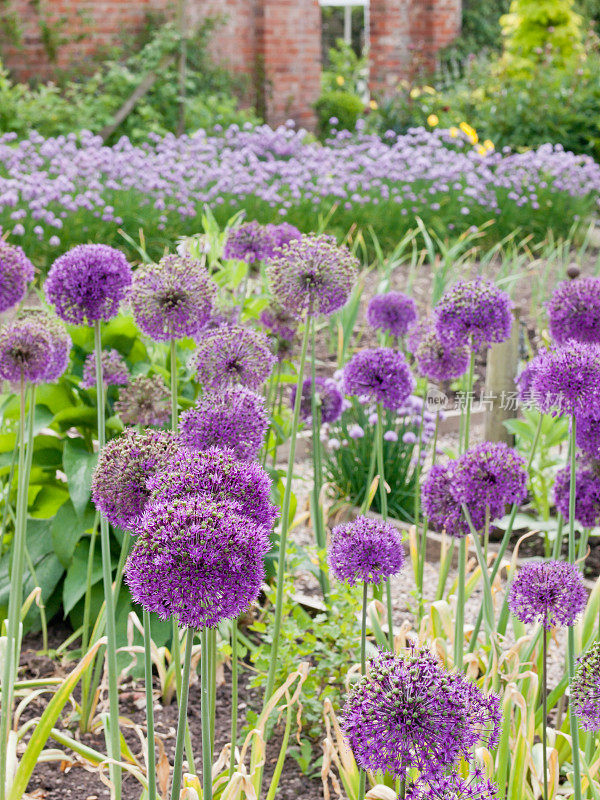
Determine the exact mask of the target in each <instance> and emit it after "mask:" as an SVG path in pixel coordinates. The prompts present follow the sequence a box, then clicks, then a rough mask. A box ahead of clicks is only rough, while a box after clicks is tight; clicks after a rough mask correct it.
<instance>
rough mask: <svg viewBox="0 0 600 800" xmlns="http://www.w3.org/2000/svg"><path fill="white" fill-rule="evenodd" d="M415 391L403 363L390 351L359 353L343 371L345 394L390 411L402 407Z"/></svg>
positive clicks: (404, 362)
mask: <svg viewBox="0 0 600 800" xmlns="http://www.w3.org/2000/svg"><path fill="white" fill-rule="evenodd" d="M414 387H415V379H414V378H413V376H412V375H411V373H410V369H409V367H408V364H407V363H406V359H405V358H404V356H403V355H402V353H401V352H399V351H398V350H392V349H391V348H390V347H376V348H373V349H370V350H360V351H359V352H358V353H355V354H354V356H352V358H351V359H350V361H349V362H348V363H347V364H346V366H345V367H344V390H345V392H346V394H350V395H354V396H355V397H358V398H361V397H364V398H367V399H368V400H370V401H371V402H374V403H382V404H383V405H384V406H385V408H389V409H391V410H396V409H397V408H398V407H399V406H400V405H402V403H403V402H404V401H405V400H406V398H407V397H408V396H409V395H410V393H411V392H412V390H413V389H414Z"/></svg>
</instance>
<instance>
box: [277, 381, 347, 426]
mask: <svg viewBox="0 0 600 800" xmlns="http://www.w3.org/2000/svg"><path fill="white" fill-rule="evenodd" d="M311 387H312V378H306V380H305V381H304V382H303V383H302V398H301V400H300V418H301V419H303V420H304V421H305V422H310V421H311V420H312V402H311ZM296 392H297V387H296V386H293V387H292V393H291V397H290V405H291V407H292V408H293V407H294V405H295V403H296ZM315 392H316V395H317V403H318V404H319V406H320V409H321V422H335V421H336V419H339V418H340V416H341V414H342V402H343V400H344V398H343V397H342V393H341V392H340V390H339V389H338V387H337V384H336V383H335V381H334V380H332V379H331V378H319V377H317V378H315Z"/></svg>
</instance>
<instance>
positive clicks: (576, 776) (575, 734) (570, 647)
mask: <svg viewBox="0 0 600 800" xmlns="http://www.w3.org/2000/svg"><path fill="white" fill-rule="evenodd" d="M576 425H577V423H576V421H575V416H574V415H573V416H572V417H571V433H570V437H569V438H570V441H569V456H570V466H571V475H570V478H571V480H570V486H569V563H571V564H574V563H575V478H576V467H577V464H576V458H575V456H576V445H575V436H576ZM567 654H568V665H569V681H570V682H571V681H572V680H573V678H574V676H575V629H574V627H573V625H570V626H569V629H568V632H567ZM569 725H570V729H571V740H572V750H573V753H572V755H573V790H574V791H573V798H574V800H581V764H580V757H579V725H578V723H577V716H576V714H575V710H574V708H573V704H572V703H569Z"/></svg>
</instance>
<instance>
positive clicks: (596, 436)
mask: <svg viewBox="0 0 600 800" xmlns="http://www.w3.org/2000/svg"><path fill="white" fill-rule="evenodd" d="M575 442H576V444H577V447H580V448H581V449H582V450H583V452H584V453H585V455H586V456H589V457H590V458H595V459H600V419H599V418H596V417H581V416H577V417H576V426H575Z"/></svg>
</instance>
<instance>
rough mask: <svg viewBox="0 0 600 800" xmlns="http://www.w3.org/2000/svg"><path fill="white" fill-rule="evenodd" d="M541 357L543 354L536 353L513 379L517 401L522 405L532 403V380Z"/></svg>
mask: <svg viewBox="0 0 600 800" xmlns="http://www.w3.org/2000/svg"><path fill="white" fill-rule="evenodd" d="M543 357H544V352H540V353H538V354H537V355H536V356H534V357H533V358H532V359H531V360H530V361H528V362H527V364H525V366H524V367H523V369H522V370H521V372H520V373H519V374H518V375H517V377H516V378H515V384H516V387H517V393H518V395H519V400H520V401H521V402H522V403H531V401H532V386H533V379H534V377H535V375H536V372H537V369H538V366H539V364H540V361H541V359H542V358H543Z"/></svg>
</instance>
